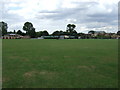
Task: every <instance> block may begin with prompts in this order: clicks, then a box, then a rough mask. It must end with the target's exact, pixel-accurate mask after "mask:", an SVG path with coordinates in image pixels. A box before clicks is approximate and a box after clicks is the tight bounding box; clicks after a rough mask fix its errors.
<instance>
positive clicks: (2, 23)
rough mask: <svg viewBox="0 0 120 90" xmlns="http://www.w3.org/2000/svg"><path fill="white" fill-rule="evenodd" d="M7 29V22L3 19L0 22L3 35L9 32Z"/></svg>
mask: <svg viewBox="0 0 120 90" xmlns="http://www.w3.org/2000/svg"><path fill="white" fill-rule="evenodd" d="M7 29H8V26H7V23H5V22H3V21H2V22H0V31H2V36H4V35H5V34H7Z"/></svg>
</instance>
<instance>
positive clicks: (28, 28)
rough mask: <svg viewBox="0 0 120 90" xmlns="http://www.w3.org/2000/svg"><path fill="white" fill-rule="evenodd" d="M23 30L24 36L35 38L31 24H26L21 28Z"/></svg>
mask: <svg viewBox="0 0 120 90" xmlns="http://www.w3.org/2000/svg"><path fill="white" fill-rule="evenodd" d="M23 30H24V31H26V35H29V36H30V37H31V38H35V37H36V32H35V28H34V27H33V24H32V23H31V22H26V23H25V24H24V26H23Z"/></svg>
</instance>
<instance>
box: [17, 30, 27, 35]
mask: <svg viewBox="0 0 120 90" xmlns="http://www.w3.org/2000/svg"><path fill="white" fill-rule="evenodd" d="M16 33H17V34H19V35H22V36H25V33H23V32H22V31H21V30H18V31H17V32H16Z"/></svg>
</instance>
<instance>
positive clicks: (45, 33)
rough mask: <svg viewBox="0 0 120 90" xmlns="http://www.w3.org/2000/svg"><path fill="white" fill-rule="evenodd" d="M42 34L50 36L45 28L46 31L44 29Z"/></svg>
mask: <svg viewBox="0 0 120 90" xmlns="http://www.w3.org/2000/svg"><path fill="white" fill-rule="evenodd" d="M41 35H42V36H49V33H48V32H47V31H46V30H45V31H42V33H41Z"/></svg>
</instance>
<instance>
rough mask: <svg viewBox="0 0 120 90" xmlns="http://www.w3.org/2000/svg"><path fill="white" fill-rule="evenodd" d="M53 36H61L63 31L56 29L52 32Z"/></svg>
mask: <svg viewBox="0 0 120 90" xmlns="http://www.w3.org/2000/svg"><path fill="white" fill-rule="evenodd" d="M52 35H53V36H60V35H61V32H60V31H55V32H53V33H52Z"/></svg>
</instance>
